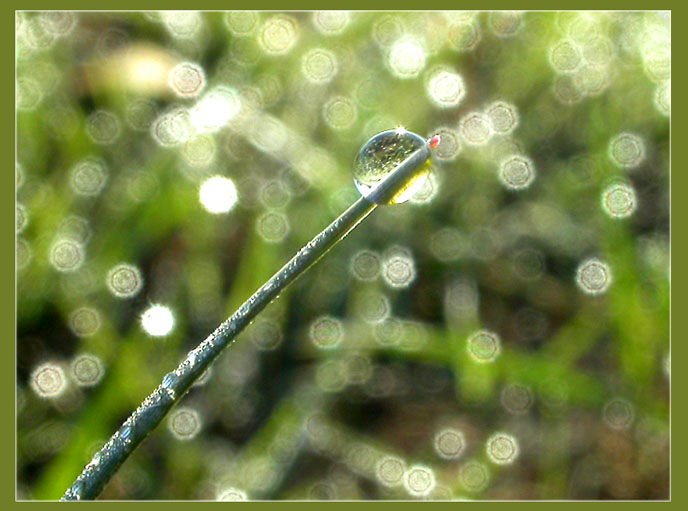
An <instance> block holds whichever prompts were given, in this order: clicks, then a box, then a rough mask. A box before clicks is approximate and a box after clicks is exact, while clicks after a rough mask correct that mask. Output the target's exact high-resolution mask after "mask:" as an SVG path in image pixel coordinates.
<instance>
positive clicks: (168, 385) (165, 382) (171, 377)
mask: <svg viewBox="0 0 688 511" xmlns="http://www.w3.org/2000/svg"><path fill="white" fill-rule="evenodd" d="M178 381H179V376H177V375H176V374H175V373H167V374H166V375H165V377H164V378H163V379H162V388H164V389H165V390H171V389H172V387H174V386H175V385H176V384H177V382H178Z"/></svg>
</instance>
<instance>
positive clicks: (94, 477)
mask: <svg viewBox="0 0 688 511" xmlns="http://www.w3.org/2000/svg"><path fill="white" fill-rule="evenodd" d="M429 156H430V150H429V148H428V147H423V148H421V149H419V150H418V151H416V152H414V153H413V154H412V155H410V156H409V158H407V159H406V160H405V161H403V162H402V163H401V164H400V165H399V166H398V167H397V168H396V169H395V170H394V171H393V172H391V173H390V174H389V175H388V176H387V177H386V178H385V179H383V180H382V181H381V183H380V185H379V186H378V187H377V188H376V190H375V191H373V192H371V194H370V195H369V197H368V198H364V197H361V198H360V199H358V200H357V201H356V202H354V203H353V204H352V205H351V206H350V207H349V209H347V210H346V211H345V212H344V213H342V214H341V215H340V216H339V217H338V218H337V219H336V220H335V221H334V222H332V223H331V224H330V225H329V226H327V227H326V228H325V229H324V230H323V231H322V232H321V233H320V234H318V235H317V236H316V237H315V238H313V239H312V240H311V241H310V242H309V243H308V244H307V245H306V246H304V247H303V248H302V249H301V250H299V251H298V252H297V254H296V255H295V256H294V257H292V258H291V260H290V261H289V262H288V263H287V264H285V265H284V266H283V267H282V268H281V269H280V270H279V271H278V272H277V273H275V275H273V276H272V278H270V280H268V281H267V282H266V283H265V284H263V286H262V287H261V288H260V289H258V291H256V292H255V293H254V294H253V295H252V296H251V297H250V298H249V299H248V300H246V302H244V304H243V305H242V306H241V307H239V309H238V310H237V311H236V312H235V313H234V314H233V315H232V316H231V317H230V318H229V319H228V320H226V321H225V322H224V323H222V324H221V325H220V326H219V327H217V329H215V331H214V332H213V333H211V334H210V335H209V336H208V337H207V338H206V339H205V340H204V341H203V342H201V343H200V344H199V345H198V346H197V347H196V348H194V349H193V350H191V351H190V352H189V353H188V355H187V356H186V358H185V359H184V361H183V362H182V363H181V364H180V365H179V367H177V369H175V370H174V371H173V372H171V373H168V374H166V375H165V376H164V377H163V379H162V383H161V384H160V385H159V386H158V388H156V389H155V390H154V391H153V392H152V393H151V394H150V395H149V396H148V397H147V398H146V399H145V400H144V401H143V403H141V405H140V406H139V407H138V408H137V409H136V410H135V411H134V412H133V413H132V414H131V415H130V416H129V418H128V419H127V420H126V421H125V422H124V423H123V424H122V426H120V428H119V429H118V430H117V431H116V432H115V433H114V434H113V435H112V437H110V439H109V440H108V441H107V443H106V444H105V445H104V446H103V448H102V449H101V450H100V451H98V452H97V453H96V454H95V455H94V456H93V459H92V460H91V462H90V463H89V464H88V465H86V467H84V469H83V471H82V472H81V474H80V475H79V477H77V479H76V481H74V483H73V484H72V486H70V487H69V489H68V490H67V491H66V492H65V494H64V495H63V496H62V499H61V500H90V499H94V498H96V497H97V496H98V495H99V494H100V492H101V491H102V490H103V488H104V487H105V485H106V484H107V483H108V481H109V480H110V479H111V478H112V476H113V475H114V474H115V472H116V471H117V469H118V468H119V466H120V465H121V464H122V463H123V462H124V461H125V460H126V459H127V458H128V457H129V455H130V454H131V453H132V452H133V451H134V449H136V447H137V446H138V445H139V444H140V443H141V442H142V441H143V439H144V438H145V437H146V436H147V435H148V434H149V433H150V432H151V431H152V430H153V429H155V427H156V426H157V425H158V424H160V422H161V421H162V420H163V419H164V418H165V416H166V415H167V413H168V412H169V411H170V409H171V408H172V407H173V406H174V405H175V404H176V403H177V402H178V401H179V400H180V399H181V397H182V396H183V395H184V394H185V393H186V392H187V391H188V390H189V388H190V387H191V386H192V385H193V383H194V382H195V381H196V380H197V379H198V377H199V376H200V375H201V374H203V372H204V371H205V370H206V369H207V368H208V367H209V366H210V365H211V364H212V363H213V362H214V361H215V360H216V359H217V357H218V356H219V355H220V353H221V352H222V350H223V349H224V348H226V347H227V346H229V345H230V344H232V343H233V342H234V340H235V339H236V337H237V335H238V334H239V333H240V332H241V331H242V330H243V329H244V328H245V327H246V326H248V325H249V323H251V321H253V319H254V318H255V317H256V316H257V315H258V314H259V313H260V312H261V311H262V310H263V309H264V308H265V307H266V306H267V305H268V304H269V303H270V302H272V301H273V300H275V299H276V298H277V296H278V295H279V294H280V292H282V290H283V289H284V288H286V287H287V286H288V285H289V284H290V283H291V282H293V281H294V280H295V279H296V278H297V277H298V276H299V275H301V274H302V273H303V272H305V271H306V270H307V269H308V268H310V267H311V266H312V265H313V264H314V263H315V262H316V261H317V260H318V259H320V258H321V257H322V256H323V255H325V253H327V251H328V250H330V248H332V247H333V246H334V245H335V244H336V243H337V242H338V241H340V240H341V239H343V238H344V237H345V236H346V235H347V234H349V232H351V231H352V230H353V229H354V228H355V227H356V226H357V225H358V224H359V223H360V222H361V221H362V220H363V219H365V218H366V217H367V216H368V215H369V214H370V213H371V212H372V211H373V210H374V209H375V208H376V207H377V202H380V203H384V202H386V201H387V199H388V198H389V197H391V196H393V195H394V191H395V190H398V189H400V188H401V187H402V186H403V185H404V184H405V183H406V182H407V180H408V179H409V177H410V176H411V175H412V173H413V170H414V169H415V168H417V167H418V166H419V165H420V164H422V163H423V162H424V161H426V160H427V158H428V157H429Z"/></svg>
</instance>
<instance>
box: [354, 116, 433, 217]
mask: <svg viewBox="0 0 688 511" xmlns="http://www.w3.org/2000/svg"><path fill="white" fill-rule="evenodd" d="M427 147H428V142H427V141H426V140H425V139H424V138H423V137H421V136H420V135H416V134H415V133H412V132H410V131H406V130H405V129H403V128H398V129H396V130H387V131H383V132H382V133H378V134H377V135H375V136H374V137H372V138H371V139H370V140H368V142H366V144H365V145H364V146H363V149H361V152H360V153H359V154H358V156H357V157H356V160H355V162H354V184H355V185H356V188H357V189H358V191H359V192H360V193H361V195H363V196H364V197H366V198H368V197H369V196H370V195H372V194H373V192H374V191H375V190H376V189H377V188H378V186H379V185H380V184H381V183H382V182H383V181H384V180H385V178H386V177H387V176H388V175H390V174H391V173H392V172H393V171H394V170H395V169H397V168H398V167H399V165H401V164H402V163H403V162H404V161H405V160H407V159H409V158H410V157H411V156H412V155H413V154H414V153H416V152H417V151H419V150H422V149H424V148H427ZM428 154H429V153H428ZM431 168H432V159H431V158H430V157H429V156H428V158H427V159H426V160H424V161H422V162H420V163H419V164H418V166H417V167H416V168H415V169H413V171H412V172H410V173H407V177H406V178H405V179H403V180H402V181H401V182H400V183H398V184H397V185H396V187H395V192H396V193H393V195H391V198H390V199H389V200H388V201H387V202H385V204H401V203H402V202H406V201H408V200H409V199H410V198H411V197H413V195H414V194H415V193H416V192H417V191H418V190H419V189H420V188H422V187H423V185H424V184H425V181H426V180H427V179H428V175H429V173H430V169H431ZM385 195H387V196H389V195H388V194H385Z"/></svg>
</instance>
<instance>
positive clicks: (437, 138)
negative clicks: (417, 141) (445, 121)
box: [428, 135, 440, 149]
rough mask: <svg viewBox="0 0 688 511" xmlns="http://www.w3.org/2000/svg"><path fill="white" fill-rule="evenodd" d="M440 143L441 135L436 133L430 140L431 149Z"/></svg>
mask: <svg viewBox="0 0 688 511" xmlns="http://www.w3.org/2000/svg"><path fill="white" fill-rule="evenodd" d="M438 145H440V136H439V135H435V136H433V137H432V138H431V139H430V140H428V146H429V147H430V149H437V146H438Z"/></svg>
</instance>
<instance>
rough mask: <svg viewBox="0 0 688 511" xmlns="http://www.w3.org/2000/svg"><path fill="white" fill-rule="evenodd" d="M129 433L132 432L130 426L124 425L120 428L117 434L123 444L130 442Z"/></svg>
mask: <svg viewBox="0 0 688 511" xmlns="http://www.w3.org/2000/svg"><path fill="white" fill-rule="evenodd" d="M131 433H132V431H131V427H130V426H124V427H123V428H122V431H121V432H120V434H119V437H120V438H121V439H122V441H123V442H124V443H125V444H128V443H129V442H131Z"/></svg>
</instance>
